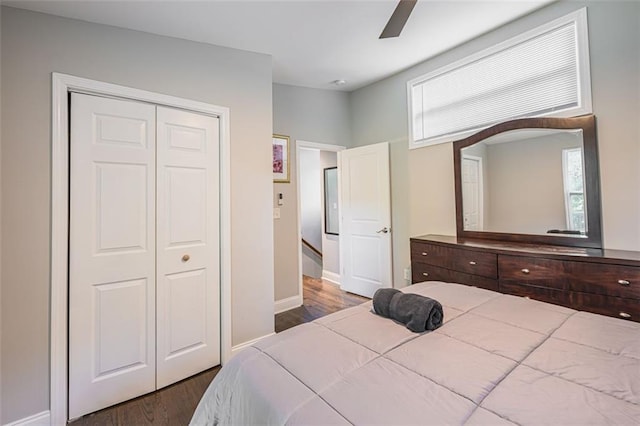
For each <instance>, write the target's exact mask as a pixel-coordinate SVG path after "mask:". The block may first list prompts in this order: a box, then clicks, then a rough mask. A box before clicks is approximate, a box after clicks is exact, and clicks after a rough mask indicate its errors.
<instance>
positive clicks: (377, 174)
mask: <svg viewBox="0 0 640 426" xmlns="http://www.w3.org/2000/svg"><path fill="white" fill-rule="evenodd" d="M338 163H339V170H340V210H341V217H342V220H341V222H340V262H341V264H342V277H341V288H342V289H343V290H345V291H349V292H351V293H356V294H360V295H363V296H366V297H372V296H373V293H375V291H376V290H377V289H379V288H381V287H391V286H392V259H391V188H390V178H389V144H388V143H386V142H385V143H380V144H375V145H368V146H363V147H360V148H354V149H347V150H344V151H341V152H339V153H338Z"/></svg>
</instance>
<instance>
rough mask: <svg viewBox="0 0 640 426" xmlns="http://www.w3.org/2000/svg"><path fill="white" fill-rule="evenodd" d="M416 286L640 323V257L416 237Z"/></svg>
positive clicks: (413, 250) (413, 268)
mask: <svg viewBox="0 0 640 426" xmlns="http://www.w3.org/2000/svg"><path fill="white" fill-rule="evenodd" d="M411 271H412V283H417V282H421V281H447V282H455V283H460V284H467V285H472V286H476V287H482V288H486V289H489V290H494V291H499V292H501V293H507V294H514V295H518V296H526V297H530V298H531V299H536V300H541V301H544V302H549V303H554V304H557V305H563V306H567V307H570V308H573V309H577V310H581V311H588V312H595V313H599V314H603V315H609V316H613V317H618V318H624V319H627V320H631V321H638V322H640V252H634V251H622V250H601V249H586V248H575V247H564V246H553V245H539V244H525V243H511V242H499V241H491V240H480V239H464V238H456V237H449V236H442V235H425V236H422V237H415V238H411Z"/></svg>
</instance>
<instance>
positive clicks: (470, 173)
mask: <svg viewBox="0 0 640 426" xmlns="http://www.w3.org/2000/svg"><path fill="white" fill-rule="evenodd" d="M482 197H483V196H482V158H480V157H474V156H470V155H465V156H464V157H463V158H462V205H463V206H464V210H463V212H462V218H463V220H464V229H465V231H481V230H482V229H483V224H482V209H483V203H482Z"/></svg>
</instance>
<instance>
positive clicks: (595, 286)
mask: <svg viewBox="0 0 640 426" xmlns="http://www.w3.org/2000/svg"><path fill="white" fill-rule="evenodd" d="M565 272H566V275H567V280H568V284H569V289H570V290H573V291H580V292H587V293H597V294H602V295H607V296H616V297H626V298H632V299H640V268H634V267H632V266H621V265H607V264H598V263H585V262H565Z"/></svg>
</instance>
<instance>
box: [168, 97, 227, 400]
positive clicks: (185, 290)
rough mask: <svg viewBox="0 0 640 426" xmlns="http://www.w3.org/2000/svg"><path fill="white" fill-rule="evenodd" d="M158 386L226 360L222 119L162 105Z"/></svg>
mask: <svg viewBox="0 0 640 426" xmlns="http://www.w3.org/2000/svg"><path fill="white" fill-rule="evenodd" d="M157 118H158V148H157V149H158V154H157V158H158V166H157V167H158V175H157V179H158V213H157V220H158V233H157V239H158V269H157V274H158V287H157V298H158V304H157V308H158V312H157V318H158V328H157V335H158V358H157V363H158V364H157V369H158V376H157V380H158V388H161V387H164V386H167V385H169V384H171V383H174V382H176V381H178V380H181V379H184V378H185V377H188V376H191V375H193V374H195V373H198V372H200V371H202V370H205V369H207V368H210V367H212V366H215V365H218V364H220V313H219V306H220V281H219V277H220V262H219V259H220V256H219V243H218V242H219V215H218V212H219V205H218V203H219V195H218V191H219V173H218V164H219V162H218V153H219V148H218V146H219V139H218V138H219V130H218V126H219V124H218V119H217V118H215V117H209V116H203V115H200V114H195V113H192V112H187V111H181V110H175V109H170V108H164V107H158V112H157Z"/></svg>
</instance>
